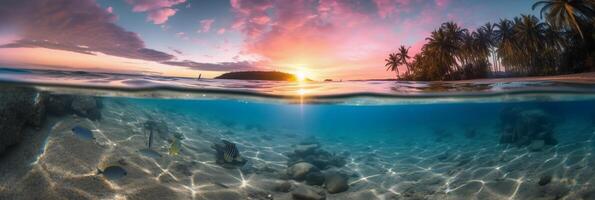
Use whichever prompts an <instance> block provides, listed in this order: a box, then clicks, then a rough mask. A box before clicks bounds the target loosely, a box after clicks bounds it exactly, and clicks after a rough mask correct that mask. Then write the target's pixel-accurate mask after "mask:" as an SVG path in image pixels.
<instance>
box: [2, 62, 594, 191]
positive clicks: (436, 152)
mask: <svg viewBox="0 0 595 200" xmlns="http://www.w3.org/2000/svg"><path fill="white" fill-rule="evenodd" d="M0 78H1V80H2V82H4V84H2V85H1V86H0V88H1V89H3V90H8V91H10V93H11V94H20V93H18V92H15V90H16V91H20V90H31V91H28V92H29V93H31V94H32V95H29V96H27V95H24V97H23V98H22V99H17V100H14V99H12V100H11V99H9V98H8V97H7V95H6V93H7V92H4V93H3V94H4V96H0V97H2V98H5V99H8V100H6V101H5V102H10V101H15V102H17V103H18V102H20V103H27V102H28V101H29V100H30V102H29V103H30V104H26V105H30V106H34V107H36V106H39V105H42V104H43V105H44V106H45V109H44V111H43V112H44V114H46V117H45V119H44V120H42V122H40V125H37V126H33V125H26V124H25V125H23V129H22V136H20V137H22V138H23V139H22V141H20V142H17V143H15V144H12V145H11V146H10V147H9V148H8V149H7V150H5V151H4V152H3V153H2V156H0V159H2V160H1V162H0V163H2V165H1V166H0V169H1V170H0V178H1V179H0V199H39V198H42V199H324V198H325V199H595V187H594V186H593V183H595V167H594V166H595V154H593V153H594V151H595V149H594V148H595V140H594V137H595V85H594V84H592V83H565V82H552V81H544V80H540V81H535V80H521V81H518V80H516V81H513V82H497V81H495V82H467V83H441V84H437V83H418V82H390V81H346V82H331V83H319V82H313V83H275V82H258V81H256V82H245V81H226V80H203V81H197V80H192V79H184V78H161V77H143V76H132V75H112V74H93V73H82V72H57V71H39V70H7V69H4V70H3V71H0ZM15 88H16V89H15ZM11 89H14V90H11ZM25 94H28V93H27V92H25ZM64 96H66V97H68V98H72V97H75V98H74V99H75V100H72V99H71V100H69V103H67V104H57V103H56V102H59V101H58V100H59V99H60V98H65V97H64ZM81 96H84V97H85V98H87V99H84V98H79V97H81ZM77 98H79V99H77ZM81 99H83V100H81ZM89 99H90V100H89ZM89 102H92V103H89ZM10 105H12V104H10ZM57 105H59V106H57ZM1 106H5V105H4V104H1V105H0V107H1ZM60 106H61V107H60ZM24 107H27V106H23V108H24ZM56 108H62V109H63V110H65V111H63V112H64V113H59V112H57V111H56ZM0 109H2V113H3V117H4V118H3V120H5V119H6V118H11V117H14V116H17V115H16V114H14V115H10V114H9V113H10V112H9V111H10V110H9V109H6V108H0ZM7 110H8V111H7ZM21 110H24V109H21ZM95 111H98V112H99V114H94V113H95ZM13 112H14V111H13ZM32 112H33V111H32ZM35 112H36V113H37V112H39V111H35ZM18 116H19V117H21V118H23V116H24V118H25V119H31V118H33V117H32V116H34V115H22V114H19V115H18ZM149 121H151V122H153V123H155V124H157V125H151V126H148V125H147V124H148V122H149ZM3 123H6V121H4V122H3ZM30 124H33V123H30ZM4 125H7V124H4ZM75 126H80V127H84V128H86V129H89V130H90V131H92V133H93V134H94V139H92V140H86V139H81V137H77V133H76V132H75V131H73V130H72V128H73V127H75ZM4 127H9V126H4ZM148 127H159V128H155V129H151V128H148ZM163 127H165V128H163ZM149 129H151V130H152V131H153V132H154V134H155V135H154V136H150V134H151V133H150V132H152V131H151V130H149ZM0 133H2V134H0V136H3V137H6V135H7V134H6V133H4V132H1V131H0ZM149 138H154V139H153V141H151V142H152V147H150V150H151V151H152V152H153V154H151V153H146V151H141V150H147V148H149V147H147V142H148V140H149ZM221 140H226V141H229V142H231V143H234V144H235V146H236V147H237V152H238V155H237V156H238V157H239V158H238V160H239V159H240V158H241V159H243V160H245V163H242V164H237V163H240V162H236V163H233V162H231V161H229V162H228V160H225V159H223V160H221V159H220V158H219V157H218V153H217V151H216V150H215V149H214V148H216V147H214V146H213V145H214V144H220V143H221ZM175 142H179V144H180V146H179V151H176V149H173V151H172V144H173V143H175ZM143 152H144V153H143ZM174 152H175V153H174ZM155 154H156V155H155ZM108 166H116V167H120V168H122V169H123V170H124V171H125V172H126V174H118V173H115V172H114V173H112V174H110V175H109V176H108V175H107V173H106V174H103V173H97V170H98V169H99V170H104V169H107V167H108ZM118 169H119V168H118ZM117 172H120V171H117ZM298 172H301V175H303V176H299V175H300V173H298ZM114 177H116V178H114ZM33 191H35V192H33Z"/></svg>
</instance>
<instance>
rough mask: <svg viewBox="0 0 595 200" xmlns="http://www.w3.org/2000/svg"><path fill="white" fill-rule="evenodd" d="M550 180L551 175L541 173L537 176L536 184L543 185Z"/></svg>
mask: <svg viewBox="0 0 595 200" xmlns="http://www.w3.org/2000/svg"><path fill="white" fill-rule="evenodd" d="M551 181H552V176H550V175H543V176H541V177H540V178H539V181H538V182H537V184H539V185H541V186H544V185H547V184H548V183H550V182H551Z"/></svg>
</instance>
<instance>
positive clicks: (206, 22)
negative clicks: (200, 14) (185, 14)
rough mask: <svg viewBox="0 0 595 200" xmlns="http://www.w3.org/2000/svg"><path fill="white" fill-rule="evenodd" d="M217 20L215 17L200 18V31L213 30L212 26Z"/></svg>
mask: <svg viewBox="0 0 595 200" xmlns="http://www.w3.org/2000/svg"><path fill="white" fill-rule="evenodd" d="M213 22H215V19H203V20H200V29H199V30H198V32H199V33H207V32H209V31H210V30H211V26H212V25H213Z"/></svg>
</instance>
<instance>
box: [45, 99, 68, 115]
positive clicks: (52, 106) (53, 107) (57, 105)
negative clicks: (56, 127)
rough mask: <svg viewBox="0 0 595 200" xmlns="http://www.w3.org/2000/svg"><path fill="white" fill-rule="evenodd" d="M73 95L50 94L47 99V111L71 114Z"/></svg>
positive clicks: (56, 113) (54, 113)
mask: <svg viewBox="0 0 595 200" xmlns="http://www.w3.org/2000/svg"><path fill="white" fill-rule="evenodd" d="M71 104H72V96H68V95H50V96H49V97H48V100H47V111H48V113H50V114H53V115H57V116H62V115H67V114H70V112H71V110H70V105H71Z"/></svg>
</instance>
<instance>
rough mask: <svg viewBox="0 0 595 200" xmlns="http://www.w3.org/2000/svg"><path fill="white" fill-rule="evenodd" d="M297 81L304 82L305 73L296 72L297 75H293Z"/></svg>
mask: <svg viewBox="0 0 595 200" xmlns="http://www.w3.org/2000/svg"><path fill="white" fill-rule="evenodd" d="M295 76H296V78H297V80H298V81H305V80H306V73H304V72H302V71H300V72H297V74H296V75H295Z"/></svg>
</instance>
